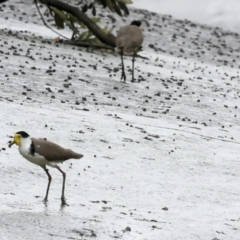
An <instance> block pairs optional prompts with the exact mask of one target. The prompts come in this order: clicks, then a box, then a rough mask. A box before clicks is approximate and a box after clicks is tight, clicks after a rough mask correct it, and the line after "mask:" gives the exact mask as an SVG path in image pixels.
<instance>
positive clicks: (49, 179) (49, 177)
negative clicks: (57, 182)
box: [43, 167, 52, 202]
mask: <svg viewBox="0 0 240 240" xmlns="http://www.w3.org/2000/svg"><path fill="white" fill-rule="evenodd" d="M43 169H44V171H45V172H46V174H47V175H48V186H47V191H46V196H45V198H44V202H47V200H48V192H49V188H50V184H51V181H52V177H51V175H50V174H49V172H48V169H47V168H46V167H45V168H43Z"/></svg>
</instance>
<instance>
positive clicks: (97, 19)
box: [91, 17, 101, 23]
mask: <svg viewBox="0 0 240 240" xmlns="http://www.w3.org/2000/svg"><path fill="white" fill-rule="evenodd" d="M91 19H92V20H93V21H94V22H95V23H97V22H100V20H101V18H100V17H93V18H91Z"/></svg>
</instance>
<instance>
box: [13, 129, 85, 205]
mask: <svg viewBox="0 0 240 240" xmlns="http://www.w3.org/2000/svg"><path fill="white" fill-rule="evenodd" d="M13 144H17V145H18V146H19V148H18V149H19V152H20V154H21V155H22V156H23V157H24V158H26V159H27V160H28V161H30V162H31V163H34V164H36V165H38V166H40V167H42V168H43V169H44V171H45V172H46V174H47V175H48V186H47V191H46V195H45V198H44V201H45V202H47V200H48V192H49V188H50V184H51V180H52V177H51V175H50V174H49V171H48V169H47V168H46V165H48V166H50V167H53V168H57V169H58V170H59V171H60V172H61V173H62V175H63V184H62V196H61V201H62V204H66V200H65V196H64V190H65V180H66V173H65V172H63V171H62V170H61V169H60V167H59V166H58V165H57V163H62V162H64V161H66V160H68V159H71V158H74V159H80V158H82V157H83V155H82V154H79V153H76V152H73V151H72V150H70V149H65V148H63V147H61V146H59V145H57V144H55V143H52V142H49V141H47V140H43V139H36V138H30V136H29V134H28V133H26V132H24V131H20V132H17V133H15V135H14V137H13V141H12V142H10V143H9V147H11V146H12V145H13Z"/></svg>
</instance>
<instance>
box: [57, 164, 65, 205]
mask: <svg viewBox="0 0 240 240" xmlns="http://www.w3.org/2000/svg"><path fill="white" fill-rule="evenodd" d="M57 169H58V170H59V171H60V172H61V173H62V175H63V185H62V196H61V200H62V204H63V205H67V203H66V200H65V196H64V190H65V180H66V173H65V172H64V171H63V170H62V169H61V168H60V167H58V166H57Z"/></svg>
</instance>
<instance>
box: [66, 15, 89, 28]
mask: <svg viewBox="0 0 240 240" xmlns="http://www.w3.org/2000/svg"><path fill="white" fill-rule="evenodd" d="M69 16H70V19H71V20H69V21H72V22H73V23H77V24H78V25H80V27H81V28H87V27H86V25H85V24H84V23H82V22H81V21H79V20H78V19H77V18H76V17H74V16H73V15H72V14H69Z"/></svg>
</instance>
